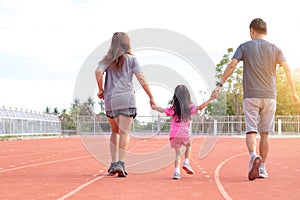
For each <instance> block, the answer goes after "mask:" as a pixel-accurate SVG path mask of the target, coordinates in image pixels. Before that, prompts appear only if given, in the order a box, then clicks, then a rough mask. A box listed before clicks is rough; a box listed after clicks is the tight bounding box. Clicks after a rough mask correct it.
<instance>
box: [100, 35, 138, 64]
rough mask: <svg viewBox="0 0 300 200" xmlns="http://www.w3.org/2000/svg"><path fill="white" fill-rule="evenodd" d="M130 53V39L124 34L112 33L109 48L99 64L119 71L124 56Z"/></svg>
mask: <svg viewBox="0 0 300 200" xmlns="http://www.w3.org/2000/svg"><path fill="white" fill-rule="evenodd" d="M126 54H129V55H132V53H131V47H130V38H129V36H128V35H127V34H126V33H124V32H116V33H114V35H113V37H112V40H111V45H110V48H109V50H108V52H107V54H106V56H104V57H103V59H102V60H101V61H100V63H101V64H109V67H110V69H120V68H121V67H122V66H123V63H124V61H125V55H126Z"/></svg>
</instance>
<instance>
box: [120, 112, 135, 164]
mask: <svg viewBox="0 0 300 200" xmlns="http://www.w3.org/2000/svg"><path fill="white" fill-rule="evenodd" d="M132 120H133V118H132V117H127V116H123V115H120V116H119V123H118V125H119V133H120V139H119V160H120V161H123V162H125V157H126V153H127V150H128V145H129V132H130V128H131V124H132Z"/></svg>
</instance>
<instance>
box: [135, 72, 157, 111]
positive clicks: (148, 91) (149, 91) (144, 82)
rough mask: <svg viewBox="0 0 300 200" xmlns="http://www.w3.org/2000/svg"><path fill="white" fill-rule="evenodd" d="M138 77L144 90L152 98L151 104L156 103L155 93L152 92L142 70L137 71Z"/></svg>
mask: <svg viewBox="0 0 300 200" xmlns="http://www.w3.org/2000/svg"><path fill="white" fill-rule="evenodd" d="M135 76H136V78H137V79H138V81H139V83H140V84H141V86H142V87H143V89H144V91H145V92H146V93H147V95H148V97H149V99H150V106H152V105H155V102H154V99H153V95H152V93H151V90H150V87H149V85H148V83H147V81H146V78H145V76H144V74H143V73H142V72H139V73H135Z"/></svg>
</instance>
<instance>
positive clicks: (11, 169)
mask: <svg viewBox="0 0 300 200" xmlns="http://www.w3.org/2000/svg"><path fill="white" fill-rule="evenodd" d="M82 158H91V156H90V155H89V156H81V157H75V158H67V159H62V160H54V161H49V162H42V163H36V164H32V165H26V166H21V167H15V168H10V169H5V170H1V171H0V173H3V172H8V171H13V170H18V169H25V168H30V167H36V166H40V165H48V164H52V163H58V162H65V161H71V160H78V159H82ZM32 162H33V161H32Z"/></svg>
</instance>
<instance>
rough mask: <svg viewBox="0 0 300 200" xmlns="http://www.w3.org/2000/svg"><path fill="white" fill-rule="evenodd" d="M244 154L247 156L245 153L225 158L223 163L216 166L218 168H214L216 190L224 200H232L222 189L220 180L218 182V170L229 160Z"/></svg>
mask: <svg viewBox="0 0 300 200" xmlns="http://www.w3.org/2000/svg"><path fill="white" fill-rule="evenodd" d="M245 154H247V152H246V153H241V154H237V155H234V156H231V157H229V158H227V159H226V160H224V161H223V162H221V163H220V164H219V165H218V167H217V168H216V170H215V181H216V184H217V187H218V190H219V192H220V193H221V194H222V196H223V197H224V198H225V199H226V200H232V198H231V197H230V195H229V194H228V193H227V192H226V190H225V189H224V187H223V185H222V183H221V180H220V170H221V168H222V166H223V165H224V164H225V163H226V162H228V161H230V160H232V159H234V158H236V157H239V156H243V155H245Z"/></svg>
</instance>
